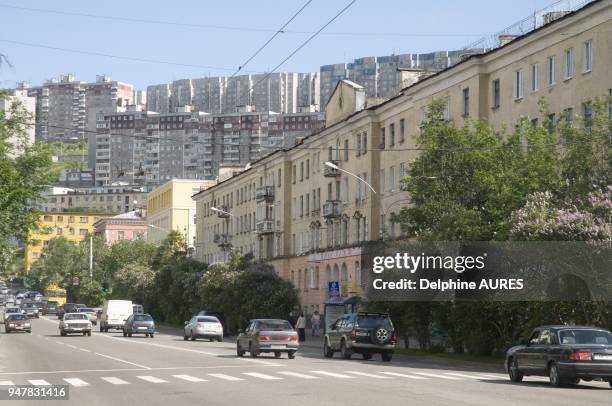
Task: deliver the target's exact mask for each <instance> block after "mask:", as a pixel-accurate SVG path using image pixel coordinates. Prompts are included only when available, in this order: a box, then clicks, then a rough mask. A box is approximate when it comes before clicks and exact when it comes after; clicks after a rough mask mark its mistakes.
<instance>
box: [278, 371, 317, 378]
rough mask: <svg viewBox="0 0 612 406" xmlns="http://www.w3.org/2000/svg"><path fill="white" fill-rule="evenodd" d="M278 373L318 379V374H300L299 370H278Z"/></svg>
mask: <svg viewBox="0 0 612 406" xmlns="http://www.w3.org/2000/svg"><path fill="white" fill-rule="evenodd" d="M278 373H279V374H283V375H288V376H293V377H295V378H302V379H319V377H318V376H312V375H306V374H300V373H299V372H291V371H280V372H278Z"/></svg>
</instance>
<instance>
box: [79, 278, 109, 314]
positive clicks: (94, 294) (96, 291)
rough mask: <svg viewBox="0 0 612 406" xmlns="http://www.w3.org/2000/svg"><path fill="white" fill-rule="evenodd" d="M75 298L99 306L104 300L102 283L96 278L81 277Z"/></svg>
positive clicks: (89, 304)
mask: <svg viewBox="0 0 612 406" xmlns="http://www.w3.org/2000/svg"><path fill="white" fill-rule="evenodd" d="M76 300H77V301H78V302H79V303H84V304H86V305H88V306H92V307H98V306H101V305H102V302H103V301H104V292H103V290H102V285H101V284H100V282H98V281H96V280H91V279H89V278H84V279H81V284H80V286H79V288H78V293H77V295H76Z"/></svg>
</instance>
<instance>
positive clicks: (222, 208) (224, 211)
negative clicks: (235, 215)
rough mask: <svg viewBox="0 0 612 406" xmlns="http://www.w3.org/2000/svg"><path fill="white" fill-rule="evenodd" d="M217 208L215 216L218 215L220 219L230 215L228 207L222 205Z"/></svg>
mask: <svg viewBox="0 0 612 406" xmlns="http://www.w3.org/2000/svg"><path fill="white" fill-rule="evenodd" d="M218 208H219V210H218V211H217V217H219V218H220V219H228V218H229V217H230V213H229V207H227V206H226V205H224V206H219V207H218Z"/></svg>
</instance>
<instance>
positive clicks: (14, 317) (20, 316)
mask: <svg viewBox="0 0 612 406" xmlns="http://www.w3.org/2000/svg"><path fill="white" fill-rule="evenodd" d="M26 319H27V318H26V316H24V315H23V314H12V315H10V316H9V320H26Z"/></svg>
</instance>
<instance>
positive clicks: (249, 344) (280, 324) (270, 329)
mask: <svg viewBox="0 0 612 406" xmlns="http://www.w3.org/2000/svg"><path fill="white" fill-rule="evenodd" d="M299 346H300V344H299V342H298V336H297V333H296V332H295V330H294V329H293V327H291V323H289V322H288V321H287V320H278V319H254V320H251V322H250V323H249V325H248V327H247V328H246V330H239V334H238V338H237V340H236V353H237V355H238V356H239V357H242V356H244V353H245V352H246V351H248V352H249V354H250V355H251V357H257V356H258V355H259V354H260V353H269V352H271V353H274V356H275V357H276V358H278V357H280V356H281V353H283V352H286V353H287V356H288V357H289V358H290V359H293V358H295V353H296V352H297V351H298V348H299Z"/></svg>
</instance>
